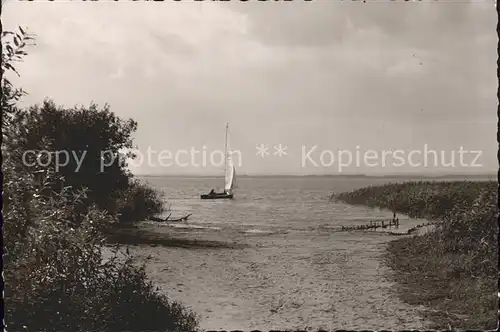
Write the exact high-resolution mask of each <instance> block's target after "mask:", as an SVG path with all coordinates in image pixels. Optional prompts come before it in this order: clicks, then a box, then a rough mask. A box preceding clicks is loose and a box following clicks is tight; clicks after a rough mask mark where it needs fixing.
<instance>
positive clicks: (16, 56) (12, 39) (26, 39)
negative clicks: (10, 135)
mask: <svg viewBox="0 0 500 332" xmlns="http://www.w3.org/2000/svg"><path fill="white" fill-rule="evenodd" d="M1 38H2V49H3V52H2V65H1V77H2V80H1V85H2V95H1V103H2V106H1V117H2V126H3V127H4V128H5V125H6V122H5V121H6V119H7V118H9V116H11V115H12V114H13V113H14V112H15V111H16V107H15V105H16V102H17V101H18V100H19V99H20V98H21V97H22V96H23V95H25V91H23V90H22V89H18V88H15V87H14V86H13V85H12V83H11V81H10V79H9V78H8V77H7V74H8V73H9V72H10V73H13V74H16V75H18V76H19V73H18V72H17V70H16V69H15V67H14V62H19V61H22V58H23V56H25V55H27V53H26V51H24V48H25V47H26V46H27V45H28V43H30V41H32V40H33V36H32V35H30V34H28V33H26V31H24V30H23V29H22V28H19V32H11V31H3V32H2V37H1Z"/></svg>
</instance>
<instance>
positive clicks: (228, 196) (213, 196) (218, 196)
mask: <svg viewBox="0 0 500 332" xmlns="http://www.w3.org/2000/svg"><path fill="white" fill-rule="evenodd" d="M201 199H233V194H226V193H215V194H204V195H201Z"/></svg>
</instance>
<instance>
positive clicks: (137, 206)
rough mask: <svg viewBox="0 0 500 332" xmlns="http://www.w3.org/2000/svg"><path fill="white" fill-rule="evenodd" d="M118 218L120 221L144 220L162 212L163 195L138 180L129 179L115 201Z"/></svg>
mask: <svg viewBox="0 0 500 332" xmlns="http://www.w3.org/2000/svg"><path fill="white" fill-rule="evenodd" d="M117 204H118V205H117V210H118V211H119V212H120V214H119V216H118V218H119V221H120V222H121V223H131V222H134V221H136V220H145V219H146V218H148V217H149V216H152V215H157V214H161V213H162V212H163V209H164V206H163V195H162V194H161V193H159V192H158V191H157V190H154V189H152V188H151V187H149V186H148V185H146V184H145V183H142V182H140V181H138V180H133V181H131V183H130V185H129V187H128V188H127V189H126V190H125V191H124V192H123V193H122V194H121V195H120V197H119V199H118V202H117Z"/></svg>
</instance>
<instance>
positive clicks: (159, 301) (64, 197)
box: [5, 182, 197, 331]
mask: <svg viewBox="0 0 500 332" xmlns="http://www.w3.org/2000/svg"><path fill="white" fill-rule="evenodd" d="M15 185H16V184H15V183H12V182H10V183H9V187H10V188H9V192H15V188H13V186H14V187H15ZM74 197H78V195H68V194H67V193H65V192H62V193H58V194H55V195H54V196H53V197H52V198H46V197H43V196H39V195H37V194H36V193H33V194H32V199H31V200H29V201H28V202H27V203H26V202H23V201H20V200H16V199H12V197H11V198H10V207H9V209H8V211H7V213H6V218H5V220H6V224H5V225H6V229H7V231H8V232H7V234H10V235H12V234H16V232H15V231H12V228H13V227H14V228H15V227H16V224H18V223H21V224H23V225H24V224H25V223H23V221H24V220H25V219H26V218H28V219H29V220H30V223H29V227H27V229H25V230H23V233H24V234H29V236H28V237H27V239H28V240H27V241H25V243H24V245H23V247H22V248H20V249H19V248H18V249H17V250H16V255H15V257H11V255H10V254H11V251H10V250H9V251H8V256H7V259H6V260H5V262H6V265H5V279H6V289H5V298H6V311H5V317H6V322H7V328H8V330H15V331H21V330H23V329H24V330H27V331H94V330H100V331H123V330H128V331H145V330H155V331H191V330H194V329H196V326H197V317H196V315H195V314H193V313H192V312H191V311H190V310H188V309H186V308H184V307H183V306H182V305H181V304H180V303H177V302H171V301H170V300H169V299H168V298H167V297H166V296H165V295H163V294H162V293H161V292H159V290H158V289H155V288H154V286H153V284H152V283H151V282H150V281H148V279H147V276H146V273H145V270H144V265H143V266H139V267H137V266H135V265H134V264H133V263H132V257H127V259H125V260H120V259H118V256H117V254H116V253H115V255H114V256H113V257H111V259H108V260H103V252H102V245H103V243H104V240H103V237H102V236H101V235H100V234H101V232H100V228H101V227H104V226H106V225H107V224H109V223H110V222H112V221H113V220H112V217H111V216H110V215H109V214H107V213H105V212H102V211H99V210H98V209H96V208H95V207H92V208H90V209H89V211H88V212H87V213H86V214H85V215H84V216H80V218H79V219H80V220H81V222H80V223H79V225H78V226H77V227H74V224H73V220H74V219H73V218H74V217H73V216H74V214H75V212H74V211H73V210H72V209H73V207H74V206H75V203H76V202H75V200H74ZM24 327H26V328H24Z"/></svg>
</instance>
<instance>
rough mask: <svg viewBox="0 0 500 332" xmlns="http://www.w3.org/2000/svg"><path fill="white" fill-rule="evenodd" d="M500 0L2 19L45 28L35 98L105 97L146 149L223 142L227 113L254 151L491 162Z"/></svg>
mask: <svg viewBox="0 0 500 332" xmlns="http://www.w3.org/2000/svg"><path fill="white" fill-rule="evenodd" d="M491 5H492V4H488V3H484V4H481V3H442V1H440V2H439V3H415V4H412V3H366V4H362V3H350V2H336V1H316V2H310V3H303V2H297V1H296V2H286V3H274V2H266V3H251V2H247V3H239V2H230V3H213V2H201V3H187V2H184V3H177V2H172V3H161V4H160V3H126V2H118V3H105V2H103V3H99V4H97V3H83V2H82V3H80V2H77V3H73V2H72V3H69V2H60V3H51V4H46V3H37V2H35V3H23V2H8V3H7V5H6V6H5V8H4V15H3V20H4V25H5V27H6V28H7V29H12V28H14V27H15V26H16V25H17V24H21V25H23V26H27V27H28V29H29V30H30V31H32V32H34V33H36V34H37V46H36V47H34V48H32V49H30V50H29V55H28V57H27V58H26V61H25V63H24V64H22V66H21V67H20V68H19V69H20V71H21V74H22V77H21V80H20V83H22V86H23V87H24V88H25V89H26V90H27V91H28V92H29V93H30V96H29V97H28V98H27V99H26V103H27V104H29V103H33V102H39V101H41V100H42V99H43V98H44V97H47V96H48V97H51V98H54V99H55V101H56V102H58V103H62V104H66V105H73V104H76V103H83V104H88V102H90V101H91V100H94V101H97V102H99V103H101V104H103V103H104V102H108V103H110V104H111V107H112V110H114V111H115V112H116V113H117V114H118V115H120V116H123V117H133V118H135V119H136V120H137V121H138V122H139V131H138V133H137V142H138V143H139V146H143V147H147V146H148V145H152V146H154V147H156V148H161V147H162V146H165V147H168V148H169V149H175V148H185V147H186V146H190V145H198V146H201V145H202V144H205V145H208V146H220V144H221V131H223V126H224V123H225V122H227V121H228V122H230V124H231V128H232V131H233V135H234V136H235V137H234V138H235V141H236V144H239V145H240V148H243V147H244V148H247V149H248V150H249V151H251V153H253V152H254V150H253V149H254V148H255V144H259V143H264V141H266V140H267V141H275V142H278V141H280V142H282V143H287V144H289V145H294V144H295V145H299V144H302V143H320V144H321V143H325V142H334V143H335V144H338V145H339V146H340V145H342V146H354V145H356V144H364V145H372V146H377V147H386V148H391V147H392V146H396V145H398V146H402V147H405V148H411V147H412V146H414V145H419V144H421V143H423V142H428V143H430V144H436V145H440V146H444V147H450V148H451V147H455V146H456V145H457V144H465V145H473V146H486V147H487V148H488V149H489V151H490V154H491V155H492V156H493V155H494V154H495V152H496V146H495V145H494V144H492V143H494V138H495V128H494V126H493V125H492V124H493V123H494V122H495V121H496V115H495V111H494V109H495V108H496V102H497V101H496V97H495V95H494V93H495V91H496V86H497V78H496V75H495V71H494V68H495V67H496V42H497V39H496V35H495V32H494V31H495V30H494V28H495V26H496V16H495V13H494V11H492V10H491V7H492V6H491ZM443 132H445V133H446V135H444V134H443ZM493 162H495V164H493ZM491 165H493V167H496V161H494V160H493V159H492V164H491ZM245 167H247V168H248V169H246V170H243V171H245V172H247V171H248V172H252V169H261V168H262V167H263V166H262V165H260V166H259V165H258V164H257V163H254V164H251V163H250V164H246V165H245ZM266 167H274V168H275V169H282V170H283V171H286V170H290V169H293V167H297V166H296V165H291V164H290V163H288V164H287V163H286V162H282V163H279V162H277V164H276V165H272V166H271V165H268V166H266Z"/></svg>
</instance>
